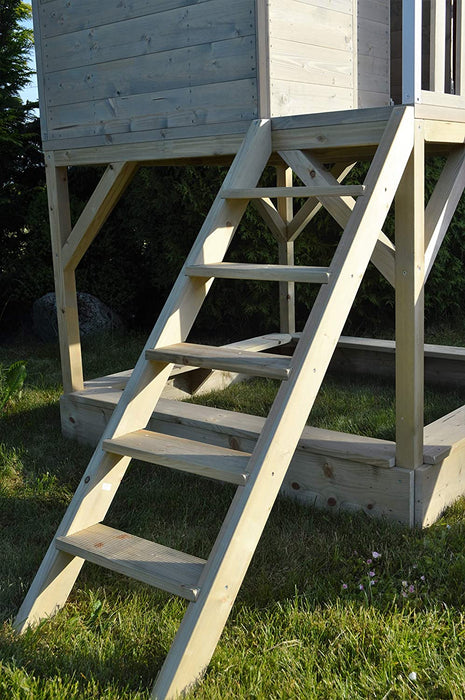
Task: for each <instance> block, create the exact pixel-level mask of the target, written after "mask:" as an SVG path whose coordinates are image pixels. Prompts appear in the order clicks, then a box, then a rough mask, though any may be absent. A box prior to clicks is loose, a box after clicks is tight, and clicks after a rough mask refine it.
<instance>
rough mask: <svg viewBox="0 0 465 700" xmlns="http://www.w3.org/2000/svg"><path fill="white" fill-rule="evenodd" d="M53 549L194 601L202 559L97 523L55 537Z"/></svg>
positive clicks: (203, 561)
mask: <svg viewBox="0 0 465 700" xmlns="http://www.w3.org/2000/svg"><path fill="white" fill-rule="evenodd" d="M55 545H56V548H57V549H59V550H61V551H62V552H67V553H68V554H72V555H73V556H77V557H81V558H82V559H86V560H87V561H91V562H93V563H94V564H99V565H100V566H103V567H105V568H106V569H111V570H112V571H117V572H118V573H120V574H125V575H126V576H129V577H130V578H134V579H136V580H137V581H143V582H144V583H148V584H150V585H151V586H156V587H157V588H161V589H162V590H163V591H168V592H169V593H176V594H177V595H180V596H182V597H183V598H187V600H191V601H195V600H196V599H197V596H198V594H199V588H198V581H199V578H200V575H201V573H202V570H203V567H204V565H205V560H204V559H199V558H198V557H193V556H191V555H190V554H184V552H177V551H176V550H175V549H170V548H169V547H164V546H163V545H161V544H156V543H155V542H149V541H148V540H143V539H142V538H140V537H135V536H134V535H128V534H127V533H126V532H121V531H120V530H115V529H114V528H112V527H107V526H106V525H102V524H101V523H98V524H97V525H92V527H88V528H86V529H85V530H80V531H79V532H75V533H74V534H73V535H68V536H66V537H57V538H56V539H55Z"/></svg>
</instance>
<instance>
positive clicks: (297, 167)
mask: <svg viewBox="0 0 465 700" xmlns="http://www.w3.org/2000/svg"><path fill="white" fill-rule="evenodd" d="M280 156H281V158H283V160H285V162H286V163H287V164H288V165H289V166H290V167H291V168H292V170H293V171H294V172H295V173H296V174H297V175H298V176H299V177H300V179H301V180H302V182H303V183H304V184H305V185H307V186H312V185H313V186H315V185H316V186H317V185H325V184H326V185H328V184H331V185H337V184H338V181H337V180H336V178H335V177H334V176H333V175H331V173H328V172H327V171H326V170H325V169H324V167H323V166H322V164H321V163H320V161H319V160H318V159H317V158H316V157H315V156H314V155H313V154H312V153H307V152H306V153H303V152H302V151H283V152H281V153H280ZM318 199H319V201H320V203H321V204H322V205H323V206H324V208H325V209H326V210H327V211H328V212H329V213H330V214H331V216H332V217H333V218H334V219H335V220H336V221H337V222H338V224H339V225H340V226H342V228H345V226H346V225H347V222H348V221H349V218H350V215H351V213H352V210H353V208H354V206H355V199H354V198H353V197H319V198H318ZM371 262H372V263H373V264H374V265H375V266H376V267H377V268H378V270H379V271H380V272H381V274H382V275H383V276H384V277H385V278H386V279H387V280H388V282H389V283H390V284H391V285H392V286H393V287H394V286H395V267H394V262H395V247H394V245H393V243H391V241H390V240H389V238H388V237H387V236H386V235H385V234H384V233H383V232H382V231H379V233H378V241H377V243H376V246H375V249H374V251H373V255H372V258H371Z"/></svg>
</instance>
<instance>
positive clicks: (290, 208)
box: [276, 165, 295, 333]
mask: <svg viewBox="0 0 465 700" xmlns="http://www.w3.org/2000/svg"><path fill="white" fill-rule="evenodd" d="M276 184H277V186H278V187H279V188H289V187H292V170H291V169H290V168H288V167H286V166H284V165H278V166H277V167H276ZM277 205H278V213H279V215H280V216H281V218H282V220H283V221H284V222H285V224H286V226H287V224H288V223H289V222H290V221H292V218H293V216H294V204H293V201H292V198H291V197H278V201H277ZM278 260H279V264H280V265H294V243H293V242H292V241H278ZM279 329H280V332H281V333H295V283H294V282H292V281H287V282H280V283H279Z"/></svg>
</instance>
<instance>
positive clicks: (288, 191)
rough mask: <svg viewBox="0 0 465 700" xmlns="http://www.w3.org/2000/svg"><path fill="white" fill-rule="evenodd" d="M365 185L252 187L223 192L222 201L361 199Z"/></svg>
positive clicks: (224, 190)
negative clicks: (298, 198) (322, 198)
mask: <svg viewBox="0 0 465 700" xmlns="http://www.w3.org/2000/svg"><path fill="white" fill-rule="evenodd" d="M363 194H365V185H324V186H321V187H250V188H248V189H237V188H235V189H228V188H225V189H223V190H221V192H220V197H221V198H222V199H263V197H269V198H270V199H271V198H272V197H359V196H360V195H363Z"/></svg>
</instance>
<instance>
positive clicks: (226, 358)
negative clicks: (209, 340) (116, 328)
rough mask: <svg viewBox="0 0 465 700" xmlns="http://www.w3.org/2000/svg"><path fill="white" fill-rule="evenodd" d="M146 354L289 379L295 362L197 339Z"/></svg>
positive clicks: (279, 356) (197, 365) (215, 367)
mask: <svg viewBox="0 0 465 700" xmlns="http://www.w3.org/2000/svg"><path fill="white" fill-rule="evenodd" d="M145 356H146V358H147V359H148V360H155V361H156V362H173V363H174V364H175V365H190V366H192V367H206V368H208V369H221V370H225V371H227V372H238V373H240V374H250V375H252V376H256V377H269V378H271V379H287V378H288V376H289V372H290V365H291V358H290V357H285V356H282V355H274V354H271V353H259V352H249V351H247V350H236V349H233V348H227V347H219V348H218V347H212V346H210V345H196V344H194V343H176V344H175V345H167V346H165V347H163V348H156V349H155V350H146V353H145Z"/></svg>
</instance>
